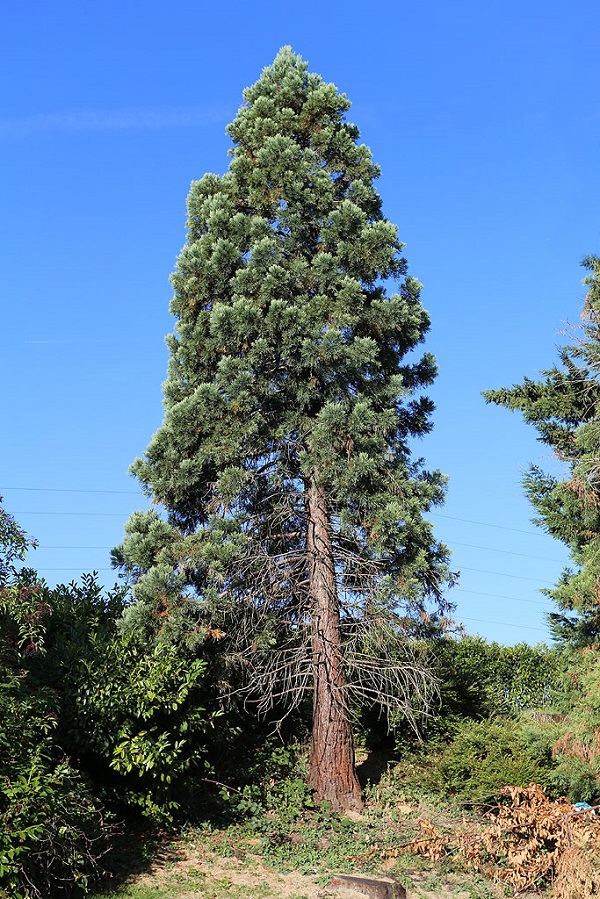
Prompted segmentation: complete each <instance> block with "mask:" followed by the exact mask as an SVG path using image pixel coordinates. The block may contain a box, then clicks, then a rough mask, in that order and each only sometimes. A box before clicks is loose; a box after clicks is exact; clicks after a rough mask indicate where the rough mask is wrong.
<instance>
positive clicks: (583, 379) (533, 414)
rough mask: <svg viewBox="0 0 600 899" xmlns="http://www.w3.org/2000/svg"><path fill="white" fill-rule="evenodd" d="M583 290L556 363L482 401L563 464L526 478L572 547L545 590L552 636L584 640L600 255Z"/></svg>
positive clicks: (595, 490) (597, 527) (595, 586)
mask: <svg viewBox="0 0 600 899" xmlns="http://www.w3.org/2000/svg"><path fill="white" fill-rule="evenodd" d="M583 266H584V267H585V268H586V269H587V270H588V272H589V274H588V275H587V276H586V278H585V279H584V284H586V285H587V286H588V291H587V295H586V299H585V303H584V309H583V316H582V318H583V322H582V329H581V333H580V335H579V336H578V339H577V340H576V341H575V343H573V344H571V345H570V346H566V347H562V348H561V349H560V351H559V360H560V365H557V366H555V367H554V368H552V369H550V370H549V371H544V372H542V375H543V379H542V380H539V381H534V380H532V379H530V378H525V379H524V381H523V383H522V384H515V385H513V386H512V387H510V388H503V389H501V390H487V391H485V393H484V396H485V398H486V400H487V402H492V403H497V404H498V405H501V406H504V407H505V408H507V409H511V410H516V411H519V412H521V413H522V414H523V417H524V419H525V421H526V422H527V423H528V424H532V425H533V426H534V427H535V428H536V430H537V431H538V434H539V438H538V439H539V440H540V441H541V442H542V443H543V444H544V445H546V446H549V447H551V448H552V450H553V452H554V454H555V455H556V457H557V458H558V459H559V460H560V461H561V462H563V463H564V464H565V475H564V476H562V477H556V476H552V475H549V474H548V473H547V472H544V471H543V470H542V469H540V468H539V467H538V466H531V467H530V469H529V471H528V472H527V473H526V475H525V478H524V482H523V483H524V486H525V490H526V492H527V495H528V497H529V499H530V501H531V503H532V504H533V507H534V508H535V510H536V513H537V514H536V518H535V519H534V521H535V522H536V524H539V525H540V526H541V527H543V528H544V530H545V531H546V532H547V533H548V534H550V535H551V536H553V537H556V539H558V540H560V541H561V542H562V543H564V544H565V546H567V547H568V548H569V551H570V554H571V557H572V559H573V563H574V567H569V568H567V569H565V571H563V573H562V575H561V577H560V580H559V582H558V584H557V585H556V587H555V588H554V589H552V590H544V593H546V594H547V595H548V596H550V597H551V598H552V599H553V600H554V602H555V603H556V605H557V607H558V611H557V612H551V613H550V615H549V620H550V626H551V629H552V633H553V636H554V638H555V639H556V640H557V641H558V642H559V643H560V644H563V645H565V646H571V647H576V646H582V645H586V644H590V643H594V642H596V641H597V640H598V638H600V450H599V445H600V442H599V439H598V438H599V426H598V421H599V419H600V258H598V257H595V256H589V257H586V258H585V259H584V260H583Z"/></svg>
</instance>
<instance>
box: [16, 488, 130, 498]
mask: <svg viewBox="0 0 600 899" xmlns="http://www.w3.org/2000/svg"><path fill="white" fill-rule="evenodd" d="M4 490H26V491H28V492H30V493H117V494H121V495H127V496H139V495H140V493H139V491H138V490H81V489H76V488H74V487H0V491H4Z"/></svg>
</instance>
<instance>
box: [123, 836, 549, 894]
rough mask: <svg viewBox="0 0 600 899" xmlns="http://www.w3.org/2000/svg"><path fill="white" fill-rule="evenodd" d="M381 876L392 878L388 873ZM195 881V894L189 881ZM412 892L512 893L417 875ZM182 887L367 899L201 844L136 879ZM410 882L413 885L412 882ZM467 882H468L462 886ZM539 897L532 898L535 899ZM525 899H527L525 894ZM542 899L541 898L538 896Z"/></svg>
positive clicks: (163, 860) (168, 855) (159, 860)
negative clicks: (215, 851) (216, 851)
mask: <svg viewBox="0 0 600 899" xmlns="http://www.w3.org/2000/svg"><path fill="white" fill-rule="evenodd" d="M379 876H381V877H383V878H386V877H390V876H392V873H391V872H388V871H386V870H385V868H384V869H383V870H382V871H381V872H380V874H379ZM188 880H189V889H187V881H188ZM401 880H402V882H403V883H404V885H405V887H406V889H407V899H479V897H481V899H496V897H497V899H500V897H505V896H506V893H505V892H504V890H503V889H502V887H500V886H498V887H496V886H493V885H492V886H490V885H489V884H486V885H485V886H481V887H478V886H471V885H469V886H468V887H467V888H465V883H464V879H463V878H460V877H459V875H441V876H439V877H435V876H433V875H432V873H431V872H429V873H427V874H425V873H423V872H416V871H415V872H411V873H410V874H408V875H403V876H402V878H401ZM175 881H177V882H178V883H179V885H180V889H181V890H182V891H181V892H179V890H178V894H177V895H178V897H180V899H196V897H198V895H200V893H199V891H198V887H199V885H200V884H202V894H203V895H205V893H206V890H207V888H209V887H210V885H211V884H212V883H214V884H215V885H216V884H218V885H219V887H220V888H221V889H223V887H226V886H227V884H229V885H230V886H231V887H234V886H235V887H238V888H239V887H242V888H244V887H245V888H248V889H249V888H257V887H262V888H263V889H265V888H268V890H270V895H271V896H273V897H277V899H324V897H327V896H333V895H335V896H336V897H339V899H365V897H364V894H363V893H359V892H356V891H355V890H349V889H343V890H338V891H336V892H333V893H332V892H330V891H329V890H328V889H327V887H326V885H325V884H323V882H322V881H320V882H316V878H315V877H314V876H311V875H310V874H301V873H298V872H290V873H287V874H284V873H281V872H280V871H276V870H274V869H272V868H270V867H268V866H266V865H265V864H264V862H263V861H262V860H261V859H260V858H258V857H257V856H252V855H250V854H248V853H244V857H243V858H237V857H236V856H235V854H234V855H232V856H228V857H225V858H223V857H222V856H220V855H217V854H215V853H214V852H211V851H210V850H207V849H206V848H204V847H203V846H202V845H200V844H199V843H196V844H194V843H192V844H189V845H185V846H182V847H180V848H177V849H176V850H174V851H169V852H168V853H165V855H164V856H162V857H159V858H157V860H156V861H155V862H154V864H153V866H152V868H151V869H150V870H149V871H148V872H146V873H144V874H143V875H140V876H139V877H138V878H136V883H137V884H139V885H140V886H148V887H153V888H155V889H156V888H157V887H159V886H160V885H161V884H164V885H165V886H167V885H168V884H173V883H174V882H175ZM409 881H410V882H409ZM461 881H462V882H461ZM533 895H534V894H530V896H531V897H533ZM521 899H526V897H525V896H523V894H521ZM537 899H539V895H538V896H537Z"/></svg>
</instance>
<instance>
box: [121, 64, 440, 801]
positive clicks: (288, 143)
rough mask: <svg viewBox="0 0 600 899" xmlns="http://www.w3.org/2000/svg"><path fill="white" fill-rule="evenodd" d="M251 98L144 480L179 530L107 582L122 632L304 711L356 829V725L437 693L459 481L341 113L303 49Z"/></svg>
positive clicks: (324, 776) (401, 270)
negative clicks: (306, 700)
mask: <svg viewBox="0 0 600 899" xmlns="http://www.w3.org/2000/svg"><path fill="white" fill-rule="evenodd" d="M243 97H244V104H243V105H242V107H241V108H240V110H239V112H238V114H237V116H236V118H235V120H234V121H233V123H232V124H231V125H230V126H229V128H228V133H229V135H230V137H231V139H232V142H233V147H232V149H231V150H230V156H231V161H230V165H229V169H228V171H227V172H226V173H225V174H224V175H223V176H219V175H215V174H207V175H205V176H204V177H203V178H202V179H201V180H200V181H197V182H194V183H193V184H192V187H191V190H190V194H189V197H188V217H187V227H188V237H187V241H186V244H185V246H184V248H183V251H182V253H181V255H180V256H179V259H178V261H177V268H176V271H175V273H174V275H173V276H172V284H173V288H174V297H173V300H172V303H171V311H172V313H173V315H174V316H175V317H176V319H177V323H176V325H175V333H173V334H172V335H170V336H169V337H168V338H167V342H168V346H169V349H170V353H171V357H170V364H169V373H168V378H167V381H166V383H165V385H164V406H165V417H164V422H163V425H162V427H160V429H159V430H158V431H157V432H156V434H155V435H154V437H153V438H152V440H151V442H150V445H149V446H148V449H147V450H146V453H145V455H144V456H143V457H142V458H140V459H137V460H136V461H135V463H134V464H133V466H132V471H133V473H134V474H135V476H136V477H137V478H138V479H139V480H140V482H141V484H142V485H143V487H144V489H145V491H146V492H147V494H148V496H150V497H152V499H153V501H154V502H155V503H156V504H157V505H158V506H159V507H162V509H163V510H165V512H166V517H165V516H162V515H161V514H159V512H158V511H151V512H148V513H139V512H138V513H135V515H134V516H133V517H132V518H131V520H130V522H129V523H128V525H127V527H126V536H125V540H124V542H123V544H122V546H121V547H119V548H118V549H117V550H116V551H115V554H114V558H115V561H116V563H117V564H120V565H122V566H123V568H124V570H125V571H126V572H128V573H129V575H130V576H131V578H132V579H133V581H134V582H135V586H134V595H135V597H136V603H135V605H134V607H133V608H132V610H131V612H130V614H129V621H130V626H139V627H149V628H150V630H153V631H154V633H157V632H160V633H161V634H163V635H164V634H165V633H166V632H167V631H168V630H169V628H171V629H173V628H174V629H175V630H177V628H179V627H180V625H179V624H178V625H175V624H174V622H175V621H176V620H177V621H181V620H183V619H185V620H187V621H188V627H187V632H188V633H190V632H192V631H193V632H194V633H195V635H196V638H197V639H198V640H199V641H200V642H202V641H205V644H206V641H208V642H211V641H212V642H213V643H214V642H215V641H217V642H219V644H220V645H221V646H222V647H223V651H227V653H228V654H229V657H230V658H231V659H234V660H237V663H238V667H239V669H240V670H241V671H242V673H243V676H244V681H243V685H242V687H241V688H242V689H245V690H246V691H247V692H248V694H249V695H250V694H251V695H254V696H255V698H256V700H257V702H258V703H259V709H260V710H261V711H262V712H263V713H267V712H269V713H271V714H273V715H274V716H275V717H282V716H284V715H285V714H286V713H287V711H288V710H289V708H290V707H293V706H294V705H296V704H298V702H300V701H302V698H303V697H304V696H305V694H306V693H307V692H311V691H312V695H313V751H312V757H311V783H312V785H313V786H314V788H315V791H316V794H317V797H318V798H320V799H327V800H329V801H331V802H332V804H333V805H334V807H336V808H349V807H353V806H357V805H358V804H359V803H360V800H359V788H358V783H357V781H356V777H355V775H354V768H353V748H352V733H351V727H350V718H351V706H352V702H353V701H358V702H360V703H365V702H366V703H369V704H371V705H375V706H378V707H379V708H380V709H381V710H383V711H387V712H393V711H394V710H396V709H399V710H401V712H402V713H403V714H404V715H407V716H408V717H409V718H411V719H412V720H415V718H416V717H417V716H418V715H419V714H421V713H422V712H423V710H424V709H426V708H427V702H428V697H429V695H430V694H431V691H432V689H433V688H434V681H433V679H432V677H431V674H430V672H429V671H428V670H427V668H426V667H425V666H424V665H423V663H422V661H421V660H420V659H419V658H418V657H417V655H416V653H415V650H414V647H413V645H412V643H411V641H410V640H409V639H408V635H409V634H410V633H411V632H412V631H413V630H414V629H415V627H425V626H426V625H427V623H428V622H430V621H431V620H432V616H434V617H435V615H436V614H438V613H440V612H443V611H444V609H445V608H446V603H445V600H444V594H443V589H444V585H445V583H446V582H447V581H448V580H449V579H451V578H450V574H449V571H448V567H447V556H448V553H447V550H446V548H445V547H444V546H443V545H441V544H440V543H439V542H438V541H437V540H436V539H435V538H434V535H433V530H432V525H431V523H430V522H429V521H427V520H426V518H425V517H424V515H425V513H426V512H427V511H428V510H429V509H430V508H431V507H432V505H435V504H438V503H440V502H442V500H443V495H444V487H445V479H444V477H443V476H442V475H441V474H440V473H439V472H437V471H436V472H430V471H427V469H426V468H425V467H424V463H423V460H422V459H420V458H414V457H413V455H412V453H413V447H414V439H415V438H418V437H421V436H423V435H425V434H426V433H427V432H428V431H429V430H430V428H431V413H432V411H433V404H432V402H431V401H430V399H428V398H427V397H426V396H424V395H421V393H420V391H421V390H422V389H423V388H425V387H427V386H428V385H429V384H431V382H432V380H433V378H434V376H435V371H436V369H435V362H434V359H433V357H432V356H431V355H430V354H429V353H424V354H423V355H422V356H420V357H419V356H417V355H415V354H414V353H413V351H414V350H415V348H416V347H418V345H419V344H420V343H421V342H422V340H423V338H424V335H425V333H426V331H427V329H428V326H429V320H428V316H427V313H426V312H425V310H424V309H423V307H422V305H421V302H420V299H419V294H420V285H419V284H418V282H417V281H416V280H415V279H414V278H412V277H409V276H407V263H406V261H405V259H404V258H403V256H402V255H401V252H402V244H401V243H400V241H399V239H398V234H397V229H396V227H395V226H394V225H393V224H392V223H391V222H389V221H388V220H387V219H386V218H385V217H384V216H383V213H382V206H381V200H380V198H379V196H378V194H377V192H376V190H375V187H374V181H375V179H376V178H377V176H378V174H379V170H378V167H377V166H376V165H375V164H374V162H373V161H372V158H371V153H370V151H369V149H368V148H367V147H366V146H365V145H364V144H361V143H359V141H358V138H359V132H358V129H357V128H356V126H354V125H353V124H351V123H349V122H348V121H347V120H346V117H345V114H346V112H347V111H348V109H349V106H350V103H349V101H348V100H347V98H346V97H345V96H344V95H343V94H340V93H339V92H338V91H337V89H336V88H335V86H334V85H332V84H327V83H325V82H324V81H323V80H322V78H321V77H320V76H318V75H315V74H311V73H309V71H308V67H307V64H306V63H305V62H304V61H303V60H302V59H301V58H300V57H299V56H296V55H295V54H294V53H293V52H292V50H291V49H290V48H289V47H286V48H283V49H282V50H281V51H280V52H279V54H278V55H277V58H276V59H275V61H274V63H273V64H272V65H271V66H270V67H268V68H266V69H265V70H264V71H263V73H262V75H261V77H260V78H259V80H258V81H257V82H256V84H254V85H253V86H251V87H249V88H248V89H247V90H245V91H244V95H243ZM392 283H395V284H396V289H395V292H393V293H391V295H388V292H387V289H388V286H389V285H390V284H392ZM186 616H187V617H186ZM238 687H239V684H238Z"/></svg>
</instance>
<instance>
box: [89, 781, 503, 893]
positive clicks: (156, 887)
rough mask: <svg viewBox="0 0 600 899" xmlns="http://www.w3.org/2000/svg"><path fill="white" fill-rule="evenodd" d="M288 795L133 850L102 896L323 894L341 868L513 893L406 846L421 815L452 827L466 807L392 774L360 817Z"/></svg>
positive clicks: (449, 888)
mask: <svg viewBox="0 0 600 899" xmlns="http://www.w3.org/2000/svg"><path fill="white" fill-rule="evenodd" d="M282 795H285V793H283V794H281V795H279V796H278V797H271V798H272V803H271V806H270V807H269V803H267V808H266V810H265V808H264V806H263V808H262V809H260V810H259V809H258V806H256V807H253V808H252V812H251V813H250V816H249V817H247V818H246V819H245V820H239V821H238V822H237V823H235V824H231V825H229V826H224V827H221V828H215V827H210V826H208V825H207V826H204V827H199V828H189V829H187V830H186V831H185V832H184V833H181V834H179V835H178V836H177V837H176V838H175V839H173V838H172V836H171V837H169V836H167V835H163V837H162V839H161V840H159V841H158V843H157V844H156V845H155V846H154V848H153V849H152V851H150V852H148V850H146V853H145V855H144V852H141V853H138V860H137V862H136V864H133V865H131V864H130V862H131V859H132V856H131V854H130V853H126V854H125V857H124V858H122V859H121V863H120V865H119V866H117V869H116V872H115V877H114V887H113V888H112V889H111V890H108V891H107V890H106V888H105V889H104V892H101V893H98V894H97V895H96V899H192V897H205V899H225V897H233V899H238V897H239V899H242V897H244V899H316V897H317V896H318V895H319V892H320V891H322V889H323V887H324V885H325V884H326V883H328V881H329V880H330V878H331V876H332V874H333V873H354V874H364V875H371V876H384V877H385V876H387V877H395V878H397V879H398V880H399V881H400V882H401V883H403V884H404V885H405V886H406V887H407V888H408V890H409V895H410V897H411V899H433V897H436V899H499V897H501V896H503V895H505V894H504V892H503V890H501V889H500V888H499V887H498V886H497V885H495V884H493V883H491V882H489V881H485V880H484V879H483V878H482V877H480V876H478V875H472V874H466V873H464V872H461V871H457V870H454V869H453V867H452V864H451V862H450V861H448V860H443V861H442V862H438V863H437V864H433V863H431V862H429V861H426V860H424V859H421V858H417V857H415V856H412V855H407V854H405V853H404V852H403V847H405V846H406V844H407V843H409V842H410V840H411V839H412V838H413V837H414V836H416V835H417V834H418V832H419V826H418V821H419V818H422V817H434V818H435V820H436V822H437V823H438V824H439V823H440V821H441V822H444V823H445V824H446V825H447V826H448V827H449V828H450V827H451V826H452V824H453V823H456V822H457V821H458V820H459V819H460V815H461V810H459V809H456V808H452V807H450V806H443V805H441V804H440V800H439V798H437V799H436V798H435V797H433V796H426V795H421V796H420V797H419V798H418V799H417V798H416V797H415V796H414V794H413V795H411V796H410V797H408V798H407V796H406V795H404V794H403V793H402V792H401V788H400V784H399V783H398V782H397V780H396V781H395V782H394V781H393V780H392V779H391V778H390V782H389V783H385V782H382V784H380V785H379V786H378V788H377V789H376V790H371V791H370V792H369V791H367V796H368V801H367V807H366V809H365V814H364V815H361V816H360V817H357V816H353V817H352V818H351V817H340V816H338V815H333V814H331V813H329V812H328V811H327V810H326V809H314V808H312V809H311V808H306V807H303V804H302V803H301V802H300V801H299V800H298V797H296V798H295V799H294V801H293V802H291V803H288V805H286V804H285V801H283V800H282ZM294 803H295V804H294Z"/></svg>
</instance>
